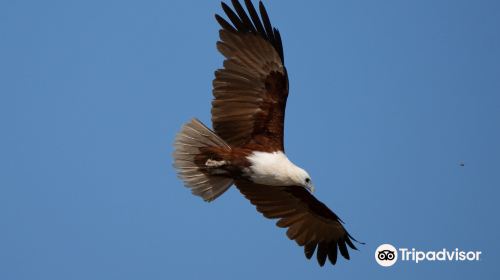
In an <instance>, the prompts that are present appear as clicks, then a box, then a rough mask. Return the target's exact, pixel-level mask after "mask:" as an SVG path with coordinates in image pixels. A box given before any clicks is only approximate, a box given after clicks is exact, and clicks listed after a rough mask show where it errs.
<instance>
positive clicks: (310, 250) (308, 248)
mask: <svg viewBox="0 0 500 280" xmlns="http://www.w3.org/2000/svg"><path fill="white" fill-rule="evenodd" d="M316 245H317V244H316V243H315V242H314V243H309V244H306V245H305V246H304V254H305V255H306V258H307V259H308V260H310V259H311V257H312V256H313V255H314V251H315V250H316Z"/></svg>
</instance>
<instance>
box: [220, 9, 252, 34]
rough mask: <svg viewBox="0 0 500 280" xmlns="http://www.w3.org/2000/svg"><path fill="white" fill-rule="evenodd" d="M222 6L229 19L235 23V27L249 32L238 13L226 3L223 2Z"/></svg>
mask: <svg viewBox="0 0 500 280" xmlns="http://www.w3.org/2000/svg"><path fill="white" fill-rule="evenodd" d="M221 6H222V9H223V10H224V12H225V13H226V15H227V17H228V18H229V20H230V21H231V22H232V23H233V25H234V27H236V29H238V31H240V32H248V28H247V27H246V26H245V25H244V24H243V23H242V22H241V19H240V18H239V17H238V15H236V14H235V13H234V12H233V10H231V8H229V6H228V5H227V4H226V3H224V2H221Z"/></svg>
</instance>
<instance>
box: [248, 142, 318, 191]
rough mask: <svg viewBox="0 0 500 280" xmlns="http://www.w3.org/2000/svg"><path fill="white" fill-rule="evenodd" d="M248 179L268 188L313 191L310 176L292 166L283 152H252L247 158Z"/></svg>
mask: <svg viewBox="0 0 500 280" xmlns="http://www.w3.org/2000/svg"><path fill="white" fill-rule="evenodd" d="M247 159H248V160H249V161H250V163H251V166H250V170H251V172H250V174H249V177H250V178H251V180H252V181H254V182H255V183H258V184H263V185H270V186H302V187H304V188H306V189H307V190H309V191H310V192H313V191H314V186H313V184H312V181H311V176H309V174H308V173H307V172H306V171H305V170H304V169H302V168H300V167H298V166H297V165H295V164H293V163H292V162H291V161H290V160H289V159H288V158H287V157H286V155H285V154H284V153H283V152H273V153H266V152H253V153H252V154H251V155H250V156H249V157H248V158H247Z"/></svg>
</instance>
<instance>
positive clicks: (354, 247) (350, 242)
mask: <svg viewBox="0 0 500 280" xmlns="http://www.w3.org/2000/svg"><path fill="white" fill-rule="evenodd" d="M345 242H346V243H347V245H349V247H351V249H354V250H358V248H356V246H354V244H353V243H352V241H351V239H350V238H349V236H347V238H346V239H345Z"/></svg>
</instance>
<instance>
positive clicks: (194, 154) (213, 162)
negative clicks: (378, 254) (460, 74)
mask: <svg viewBox="0 0 500 280" xmlns="http://www.w3.org/2000/svg"><path fill="white" fill-rule="evenodd" d="M231 2H232V5H233V8H234V10H233V9H231V8H230V7H229V6H228V5H226V4H225V3H222V9H223V10H224V12H225V14H226V15H227V18H228V19H229V21H230V22H228V21H226V20H225V19H224V18H222V17H221V16H219V15H216V16H215V18H216V20H217V21H218V22H219V24H220V25H221V27H222V29H221V30H220V32H219V36H220V41H219V42H217V49H218V50H219V51H220V52H221V53H222V54H223V55H224V57H225V60H224V64H223V65H224V67H223V68H222V69H219V70H217V71H216V72H215V79H214V81H213V95H214V100H213V101H212V124H213V131H212V130H210V129H209V128H207V127H206V126H204V125H203V124H202V123H201V122H200V121H198V120H196V119H193V120H192V121H191V122H189V123H187V124H185V125H184V126H183V128H182V130H181V132H179V134H178V135H177V137H176V141H175V144H174V145H175V151H174V166H175V168H176V169H177V173H178V175H179V177H180V178H181V179H182V180H183V181H184V184H185V185H186V186H187V187H189V188H190V189H191V191H192V192H193V194H195V195H198V196H201V197H202V198H203V199H204V200H206V201H212V200H214V199H216V198H217V197H218V196H220V195H221V194H222V193H224V192H225V191H226V190H227V189H228V188H229V187H230V186H231V185H232V184H235V185H236V187H237V188H238V189H239V190H240V192H241V193H242V194H243V195H244V196H245V197H246V198H247V199H249V200H250V202H251V203H252V204H254V205H255V206H256V207H257V210H258V211H259V212H261V213H262V214H263V215H264V216H265V217H267V218H270V219H278V222H277V225H278V226H279V227H284V228H288V230H287V236H288V237H289V238H290V239H293V240H295V241H296V242H297V244H298V245H300V246H303V247H304V252H305V255H306V257H307V258H308V259H309V258H311V257H312V255H313V254H314V252H315V251H316V252H317V253H316V256H317V260H318V263H319V264H320V265H321V266H323V265H324V264H325V262H326V259H327V258H328V259H329V260H330V262H331V263H332V264H335V263H336V261H337V253H338V252H340V255H342V256H343V257H344V258H346V259H349V252H348V250H347V247H350V248H352V249H356V247H355V246H354V244H353V240H354V238H352V237H351V235H349V233H348V232H347V231H346V230H345V228H344V226H343V225H342V222H341V220H340V219H339V218H338V216H337V215H336V214H334V213H333V212H332V211H331V210H330V209H328V207H326V206H325V205H324V204H323V203H321V202H320V201H318V200H317V199H316V198H315V197H314V196H313V195H312V194H311V193H310V191H312V190H313V187H312V183H311V180H310V178H309V175H308V174H307V172H305V170H303V169H301V168H299V167H297V166H295V165H294V164H293V163H292V162H290V161H289V160H288V158H287V157H286V156H285V154H284V145H283V135H284V120H285V107H286V101H287V97H288V75H287V70H286V68H285V66H284V55H283V46H282V42H281V35H280V33H279V31H278V30H277V29H276V28H273V27H272V25H271V22H270V20H269V17H268V14H267V11H266V9H265V8H264V5H263V4H262V2H260V3H259V12H257V10H256V9H255V7H254V6H253V4H252V2H251V1H250V0H245V6H246V9H247V11H248V13H247V12H245V9H244V8H243V7H242V6H241V4H240V3H239V2H238V1H237V0H232V1H231ZM259 13H260V16H259ZM308 190H309V191H308Z"/></svg>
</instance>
